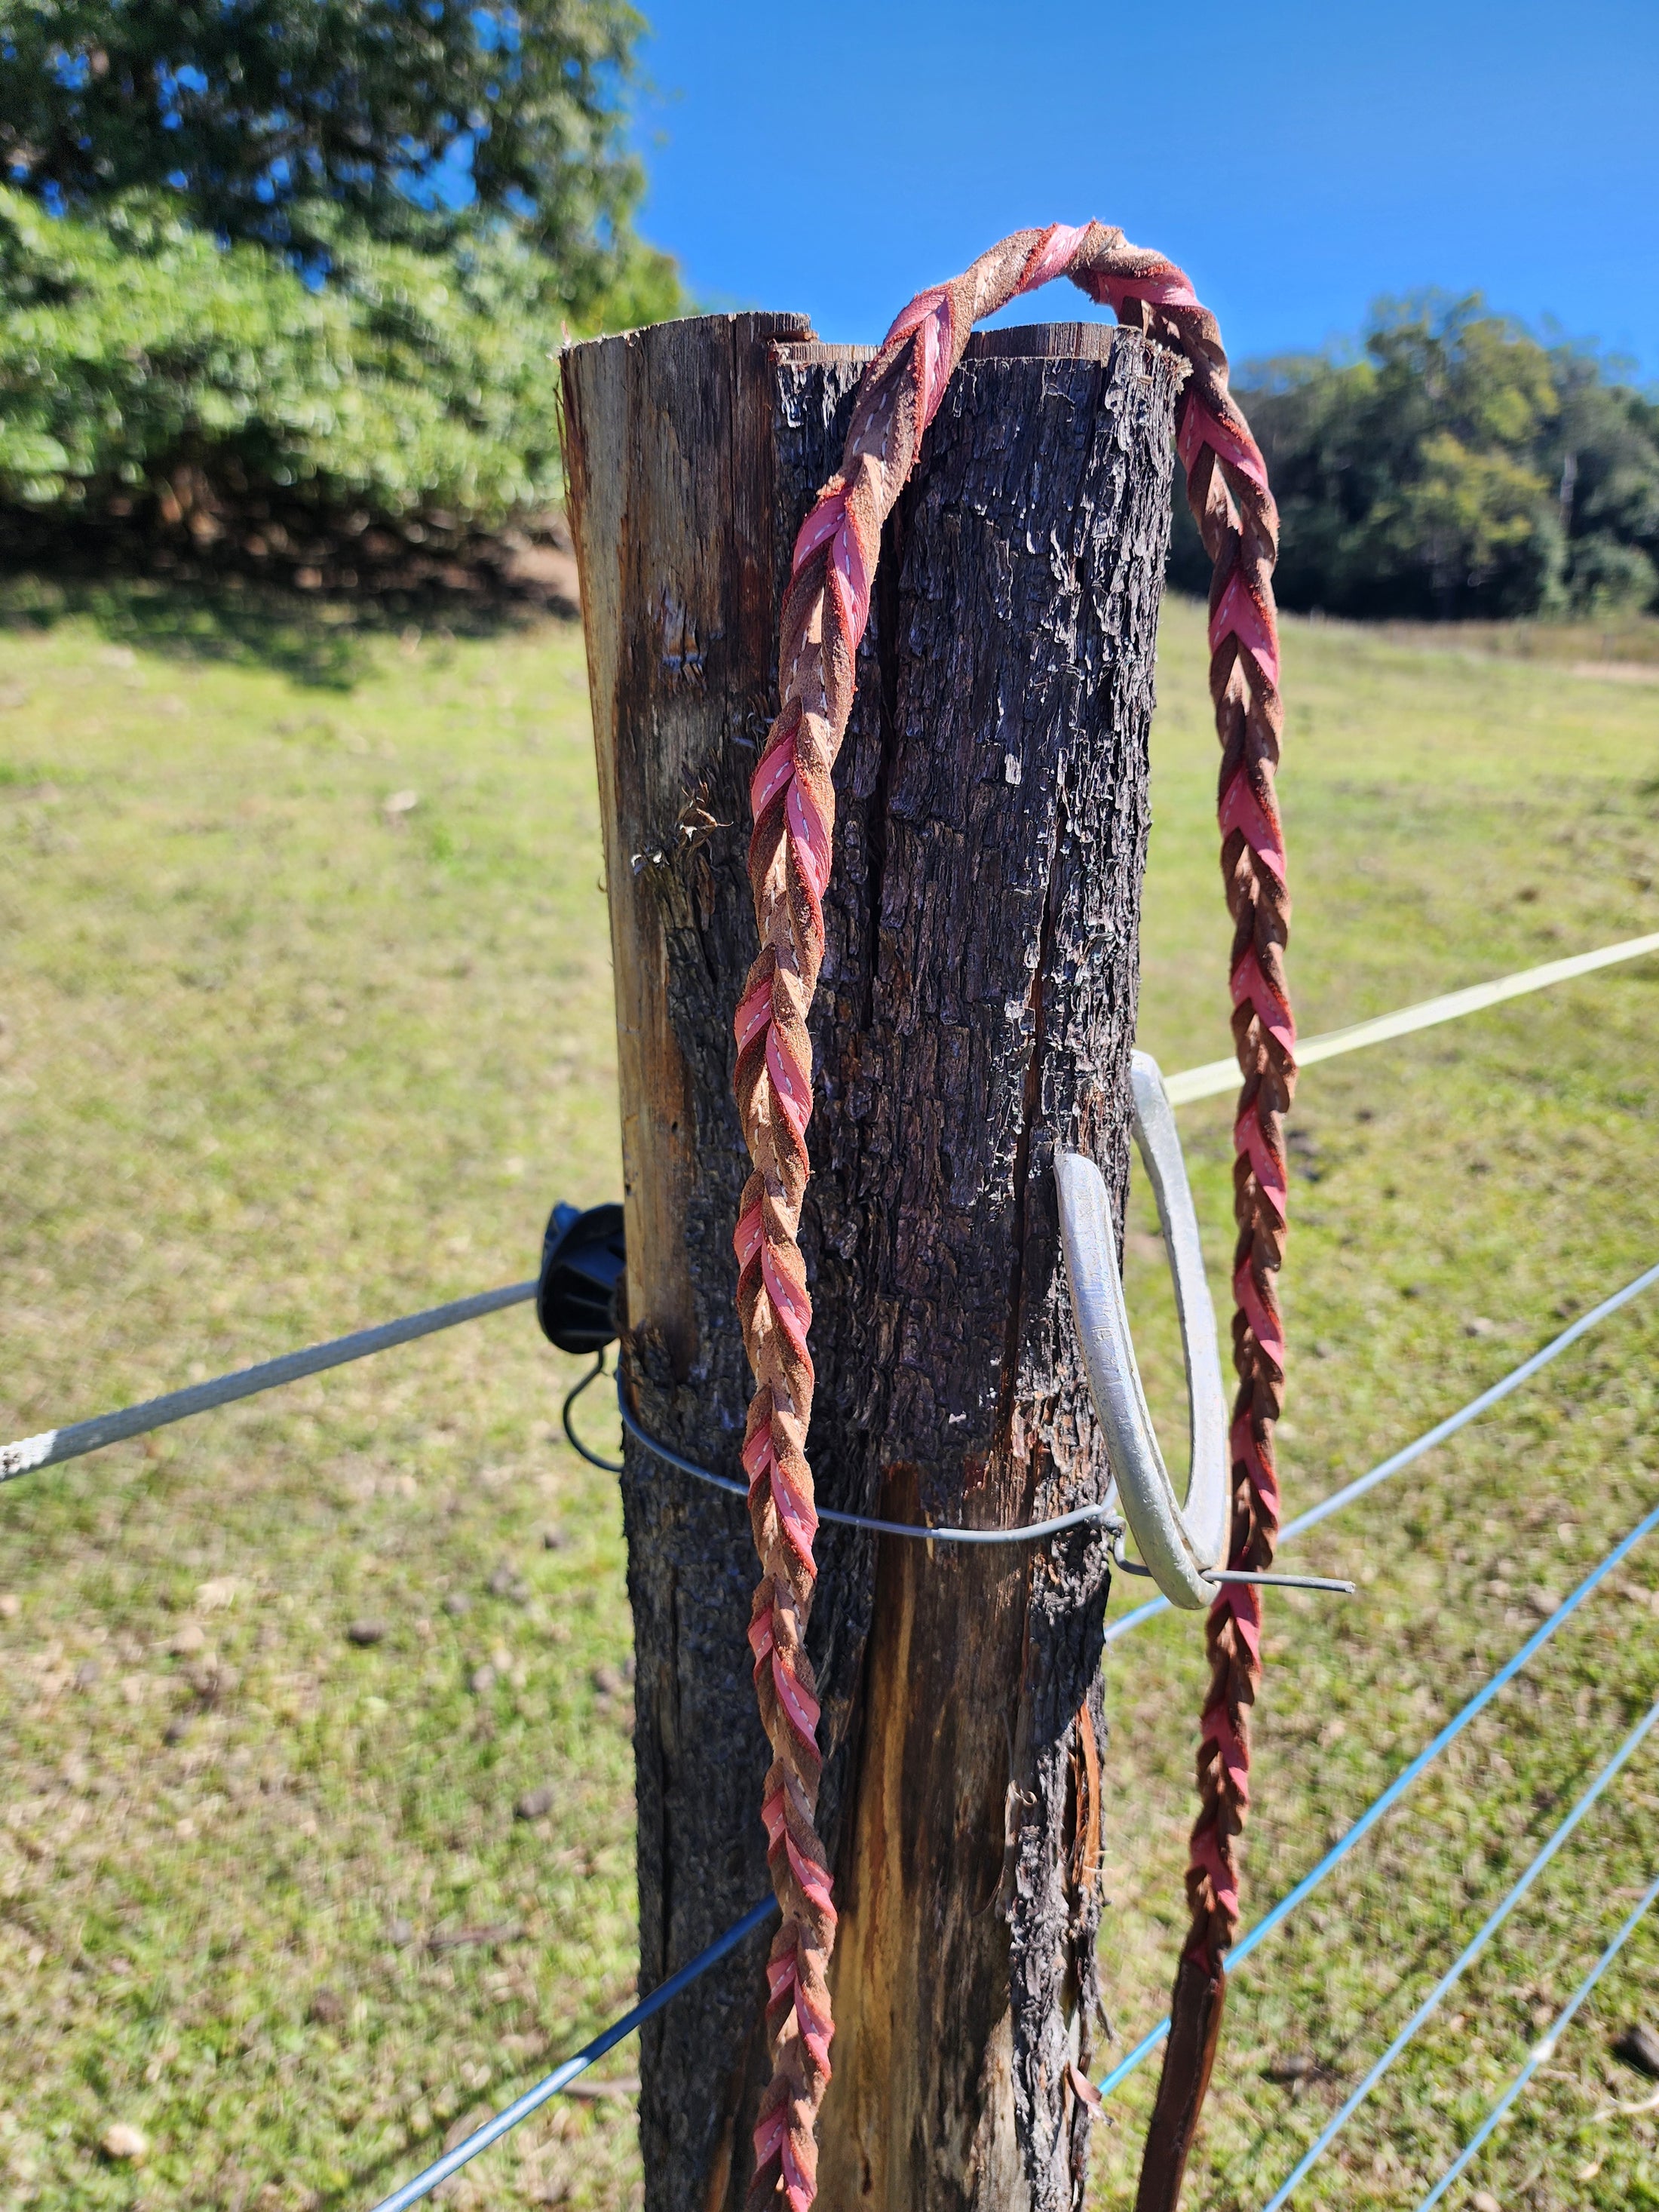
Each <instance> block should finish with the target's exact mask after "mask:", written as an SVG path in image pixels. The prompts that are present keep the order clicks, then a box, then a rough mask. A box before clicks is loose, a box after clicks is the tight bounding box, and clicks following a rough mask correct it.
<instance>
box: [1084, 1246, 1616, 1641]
mask: <svg viewBox="0 0 1659 2212" xmlns="http://www.w3.org/2000/svg"><path fill="white" fill-rule="evenodd" d="M1655 1283H1659V1264H1656V1265H1655V1266H1653V1267H1649V1268H1646V1269H1644V1272H1643V1273H1641V1274H1639V1275H1638V1276H1637V1277H1635V1279H1633V1280H1632V1281H1631V1282H1628V1283H1626V1285H1625V1286H1624V1288H1623V1290H1621V1291H1614V1292H1613V1296H1612V1297H1607V1298H1603V1299H1602V1301H1601V1304H1600V1305H1599V1306H1592V1307H1591V1308H1590V1310H1589V1312H1588V1313H1587V1314H1581V1315H1580V1316H1579V1317H1578V1319H1577V1321H1576V1322H1573V1324H1572V1326H1571V1328H1564V1329H1563V1330H1562V1332H1561V1334H1559V1336H1553V1337H1552V1338H1551V1339H1550V1340H1549V1342H1548V1343H1547V1345H1545V1346H1542V1348H1541V1350H1539V1351H1537V1352H1534V1353H1533V1354H1532V1355H1531V1356H1530V1358H1526V1359H1523V1360H1522V1362H1521V1364H1520V1365H1519V1366H1518V1367H1511V1368H1510V1371H1509V1373H1508V1374H1507V1375H1504V1376H1499V1378H1498V1381H1497V1382H1496V1383H1493V1384H1492V1386H1491V1388H1490V1389H1486V1390H1482V1391H1481V1392H1480V1395H1479V1396H1478V1397H1474V1398H1471V1399H1470V1400H1469V1402H1468V1405H1467V1406H1460V1407H1458V1409H1457V1411H1456V1412H1455V1413H1449V1414H1448V1415H1447V1416H1446V1418H1445V1419H1444V1420H1443V1421H1437V1422H1436V1424H1435V1425H1434V1426H1433V1428H1431V1429H1425V1431H1424V1432H1423V1434H1422V1435H1421V1436H1420V1437H1417V1438H1416V1439H1415V1440H1414V1441H1413V1443H1408V1444H1405V1445H1402V1447H1401V1449H1400V1450H1399V1451H1397V1452H1394V1453H1392V1454H1390V1455H1389V1457H1388V1458H1387V1459H1385V1460H1380V1461H1379V1462H1377V1464H1376V1466H1375V1467H1374V1468H1370V1470H1369V1472H1367V1473H1366V1474H1361V1475H1357V1476H1356V1477H1355V1479H1354V1480H1353V1481H1352V1482H1349V1483H1345V1484H1344V1485H1343V1486H1342V1488H1341V1489H1340V1490H1334V1491H1333V1492H1331V1494H1330V1496H1329V1497H1328V1498H1321V1499H1320V1501H1319V1503H1318V1504H1317V1505H1310V1507H1309V1508H1308V1510H1307V1511H1306V1512H1305V1513H1298V1514H1297V1516H1296V1518H1295V1519H1294V1520H1293V1521H1287V1522H1285V1526H1284V1527H1283V1528H1281V1529H1280V1530H1279V1544H1280V1545H1281V1546H1283V1545H1285V1544H1288V1543H1289V1542H1290V1541H1291V1539H1292V1538H1293V1537H1296V1536H1302V1535H1305V1534H1307V1532H1308V1530H1309V1529H1310V1528H1317V1527H1318V1526H1319V1524H1320V1522H1322V1521H1328V1520H1329V1519H1330V1517H1331V1516H1332V1514H1333V1513H1340V1511H1341V1510H1342V1508H1343V1507H1344V1506H1345V1505H1352V1504H1353V1503H1354V1501H1355V1500H1356V1499H1357V1498H1364V1496H1365V1494H1366V1493H1367V1492H1368V1491H1372V1490H1375V1489H1376V1486H1377V1485H1378V1484H1379V1483H1383V1482H1387V1481H1388V1480H1389V1478H1390V1477H1391V1476H1393V1475H1396V1474H1404V1473H1405V1471H1406V1469H1407V1468H1408V1467H1413V1466H1415V1465H1416V1463H1417V1462H1418V1461H1419V1460H1420V1459H1421V1458H1422V1457H1423V1456H1424V1455H1425V1453H1427V1452H1431V1451H1432V1450H1433V1449H1434V1448H1435V1446H1436V1445H1437V1444H1443V1443H1445V1442H1446V1441H1447V1439H1448V1438H1449V1437H1455V1435H1456V1434H1457V1432H1458V1431H1459V1430H1460V1429H1466V1428H1468V1425H1469V1423H1470V1422H1471V1421H1475V1420H1479V1419H1480V1416H1481V1414H1482V1413H1490V1412H1491V1410H1492V1407H1494V1406H1496V1405H1499V1404H1501V1403H1502V1401H1504V1399H1505V1398H1507V1397H1508V1396H1509V1395H1510V1392H1511V1391H1514V1390H1518V1389H1520V1388H1521V1385H1522V1383H1529V1382H1530V1381H1531V1380H1532V1378H1533V1376H1534V1375H1536V1374H1537V1373H1538V1372H1539V1371H1540V1370H1541V1369H1542V1368H1545V1367H1547V1366H1548V1365H1549V1364H1550V1362H1551V1360H1553V1359H1559V1358H1560V1357H1561V1354H1562V1353H1563V1352H1566V1351H1569V1350H1570V1349H1571V1346H1573V1345H1575V1344H1577V1341H1578V1340H1579V1338H1580V1337H1581V1336H1585V1335H1588V1334H1589V1331H1590V1330H1591V1329H1593V1328H1595V1327H1596V1325H1597V1324H1598V1323H1599V1322H1604V1321H1607V1319H1608V1318H1609V1317H1610V1316H1612V1315H1613V1314H1616V1313H1618V1312H1620V1310H1622V1309H1623V1308H1624V1307H1626V1306H1627V1305H1628V1304H1630V1302H1631V1300H1632V1298H1636V1297H1640V1296H1641V1294H1642V1292H1643V1291H1645V1290H1650V1289H1651V1287H1652V1286H1653V1285H1654V1284H1655ZM1169 1611H1170V1601H1169V1599H1168V1598H1166V1597H1155V1598H1150V1599H1148V1601H1147V1602H1146V1604H1145V1605H1138V1606H1137V1607H1135V1609H1134V1611H1133V1613H1125V1614H1124V1616H1123V1618H1122V1619H1121V1620H1115V1621H1113V1622H1112V1624H1111V1626H1109V1628H1108V1629H1107V1631H1106V1641H1107V1642H1108V1644H1115V1643H1116V1642H1117V1641H1118V1639H1119V1638H1121V1637H1124V1636H1127V1635H1128V1634H1129V1633H1130V1632H1131V1631H1132V1630H1133V1629H1137V1628H1139V1626H1141V1624H1142V1623H1143V1622H1144V1621H1148V1620H1155V1619H1156V1618H1157V1616H1158V1614H1159V1613H1168V1612H1169Z"/></svg>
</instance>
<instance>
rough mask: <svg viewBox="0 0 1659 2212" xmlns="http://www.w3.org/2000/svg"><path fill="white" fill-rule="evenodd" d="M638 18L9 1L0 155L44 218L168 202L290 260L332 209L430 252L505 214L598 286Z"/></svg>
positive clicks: (623, 214)
mask: <svg viewBox="0 0 1659 2212" xmlns="http://www.w3.org/2000/svg"><path fill="white" fill-rule="evenodd" d="M643 28H644V26H643V24H642V22H641V20H640V18H639V17H638V16H637V15H635V14H634V12H633V10H632V9H629V8H628V7H626V6H624V5H623V4H621V0H503V4H496V5H491V4H483V5H479V4H472V3H471V0H469V4H465V5H463V4H459V0H0V160H3V161H4V162H5V164H6V165H7V167H9V172H10V176H11V181H12V182H13V183H14V184H15V185H18V186H19V188H20V189H21V190H23V191H28V192H30V193H32V194H33V195H34V196H36V197H40V198H43V199H45V200H46V203H47V204H48V205H50V206H52V207H53V208H55V209H62V210H66V211H68V212H70V213H82V214H84V213H86V212H87V211H88V210H92V209H95V208H97V207H99V206H100V205H103V204H107V203H111V202H118V201H121V200H124V199H125V198H126V197H129V196H130V195H131V193H133V192H135V191H148V192H157V193H166V194H167V195H168V196H169V197H173V199H174V201H175V204H177V206H178V207H179V211H180V212H181V213H182V214H184V215H185V216H186V217H187V219H188V220H189V221H190V222H193V223H195V224H197V226H198V227H199V228H203V229H204V230H207V231H210V232H211V233H213V234H216V235H217V236H219V237H222V238H225V239H230V240H257V241H258V242H260V243H262V244H264V245H269V246H277V247H279V248H281V249H283V250H292V251H294V252H296V253H298V254H299V255H301V257H302V258H303V257H305V256H307V255H316V254H319V253H321V254H326V253H327V252H328V251H329V250H330V248H331V245H332V242H333V239H334V236H335V232H334V230H333V229H332V228H331V226H330V225H329V223H328V222H327V221H326V218H325V212H324V211H325V210H327V209H328V208H330V207H332V208H334V209H336V210H339V211H340V213H341V214H343V216H344V217H345V218H346V220H347V222H348V223H349V226H350V227H351V228H354V229H356V230H358V231H361V232H363V233H366V234H368V235H369V236H371V237H374V238H378V239H381V240H388V241H392V242H398V243H404V244H421V243H424V244H427V245H428V246H438V247H443V246H447V244H448V243H449V242H450V240H452V238H453V235H454V233H455V232H456V230H457V229H458V228H475V227H476V226H477V224H478V223H479V222H481V221H482V222H489V221H491V220H499V219H500V218H502V217H507V218H508V219H510V220H511V221H512V222H513V224H514V225H515V226H516V227H517V228H519V229H520V231H521V232H522V233H523V234H524V235H525V236H526V238H527V239H528V240H530V241H531V242H532V244H534V245H535V246H538V247H540V248H541V249H542V250H543V251H544V252H547V253H549V254H550V255H551V256H552V257H553V258H556V259H557V260H558V261H559V263H560V264H561V266H562V269H563V270H564V271H565V277H566V284H567V289H569V290H571V291H572V292H573V294H574V295H580V291H581V289H582V287H583V286H584V285H586V287H587V288H588V289H590V290H592V291H593V292H595V293H597V292H598V291H599V290H600V289H603V288H604V286H605V283H607V282H609V281H611V277H612V276H613V275H614V269H613V267H612V266H611V263H612V262H613V261H614V258H615V256H616V255H617V252H620V251H622V250H623V246H624V244H625V234H626V230H627V222H628V216H629V210H631V208H632V207H633V205H634V204H635V200H636V199H637V197H638V195H639V191H640V189H641V173H640V170H639V166H638V164H637V162H636V161H634V160H633V159H632V158H631V157H630V156H629V155H628V154H627V152H626V151H625V149H624V148H623V143H622V140H621V137H620V133H619V124H620V120H621V115H620V107H619V92H620V88H621V86H622V83H623V80H624V79H625V78H626V76H628V74H629V70H630V67H631V55H632V49H633V46H634V43H635V40H636V39H637V38H638V36H639V35H640V33H641V31H642V30H643ZM469 172H470V177H471V193H472V197H471V199H470V200H469V201H468V203H467V204H466V205H465V207H463V208H457V207H454V206H453V205H451V204H448V203H449V201H450V200H452V199H453V197H454V195H453V193H451V192H447V191H446V190H445V189H444V187H445V182H446V179H449V180H451V181H454V182H459V183H460V184H462V185H465V180H466V178H467V175H468V173H469Z"/></svg>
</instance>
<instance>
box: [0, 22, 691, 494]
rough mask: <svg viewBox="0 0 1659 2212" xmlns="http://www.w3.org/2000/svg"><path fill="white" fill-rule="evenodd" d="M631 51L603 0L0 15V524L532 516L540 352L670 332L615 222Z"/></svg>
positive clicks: (653, 264)
mask: <svg viewBox="0 0 1659 2212" xmlns="http://www.w3.org/2000/svg"><path fill="white" fill-rule="evenodd" d="M643 28H644V26H643V24H642V23H641V21H640V19H639V17H638V16H636V15H634V14H633V12H632V11H631V9H629V8H627V7H626V6H624V5H623V4H621V0H515V4H506V5H499V6H497V5H492V4H490V0H483V4H480V5H468V6H460V5H458V4H456V0H0V163H3V165H4V170H3V172H0V175H3V173H9V177H10V184H9V185H6V184H5V183H4V182H3V181H0V500H3V501H8V502H10V503H12V504H14V505H18V504H21V505H25V506H30V507H37V508H55V509H57V510H58V511H59V512H61V513H69V514H81V515H87V516H95V515H97V514H99V513H100V512H106V511H113V512H115V513H120V514H127V513H132V512H135V511H138V510H143V511H145V512H149V511H151V510H152V509H153V510H154V511H155V512H157V513H160V514H161V515H162V516H163V517H165V516H166V515H167V514H168V513H169V512H172V511H175V510H176V509H177V508H178V507H179V503H180V502H179V488H180V487H181V486H182V485H185V484H186V483H190V484H194V485H195V486H197V488H198V489H199V490H200V492H201V493H202V495H203V496H204V497H205V498H206V499H208V500H210V501H215V502H216V503H218V504H220V505H224V504H231V505H234V504H235V503H236V502H237V501H239V500H242V501H250V500H251V501H252V502H253V503H254V504H255V505H256V506H257V505H258V504H259V503H260V502H261V501H263V500H264V497H265V495H266V494H268V493H269V494H271V495H276V496H277V497H278V498H279V500H280V501H282V502H283V503H288V504H291V503H292V501H293V500H294V499H295V498H296V497H297V498H298V499H299V500H301V501H302V503H304V504H305V505H307V507H310V508H312V509H313V510H315V511H316V512H318V513H319V514H320V513H324V512H325V511H326V510H329V509H331V508H332V509H340V508H349V509H351V510H354V511H355V510H356V509H358V508H359V507H367V508H368V510H369V511H370V512H372V513H374V514H377V515H380V516H385V517H391V518H395V517H398V516H407V515H410V514H411V513H415V512H416V511H417V510H420V509H422V508H424V509H428V510H430V509H438V510H453V512H454V513H455V514H456V515H457V516H459V518H461V519H462V520H463V521H464V523H465V526H467V527H469V528H472V527H478V526H483V527H488V526H491V525H493V524H495V523H497V522H499V521H501V520H502V519H503V518H505V517H506V516H507V515H508V514H510V513H513V512H514V511H515V510H517V509H521V508H526V507H544V506H546V505H547V504H548V503H549V502H550V501H552V500H553V499H554V498H556V495H557V492H558V489H559V459H558V434H557V422H556V368H555V356H556V353H557V350H558V346H559V343H560V338H561V334H562V331H564V330H565V329H566V328H568V327H574V329H575V330H577V331H584V330H592V329H596V328H605V327H615V326H617V325H619V324H620V325H626V324H629V323H635V322H641V321H649V320H653V319H657V318H659V317H661V316H664V315H670V314H672V313H676V312H677V310H678V306H679V296H680V295H679V286H678V279H677V276H676V274H675V271H674V268H673V264H672V263H671V262H670V261H669V260H668V259H667V258H666V257H665V256H664V255H662V254H658V253H653V252H651V251H650V249H648V248H647V247H645V246H641V244H640V242H639V240H637V239H636V238H635V236H634V234H633V233H632V231H631V229H630V228H629V212H630V210H631V209H632V207H633V205H634V203H635V199H636V198H637V197H638V193H639V191H640V187H641V175H640V171H639V167H638V165H637V163H636V162H635V161H634V160H633V158H632V157H631V156H630V155H629V154H628V152H627V150H626V148H625V145H624V143H623V136H622V131H623V122H624V119H625V118H624V112H623V106H622V98H623V87H624V83H625V80H626V78H627V76H628V74H629V70H630V68H631V66H632V62H631V56H632V48H633V45H634V42H635V40H636V38H637V37H638V35H639V34H640V33H641V31H642V30H643ZM469 177H470V179H471V182H470V185H467V179H468V178H469ZM461 186H467V189H466V190H465V191H463V190H461V189H459V187H461ZM146 502H149V506H148V507H147V506H146Z"/></svg>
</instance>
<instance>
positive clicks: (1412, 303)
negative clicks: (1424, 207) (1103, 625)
mask: <svg viewBox="0 0 1659 2212" xmlns="http://www.w3.org/2000/svg"><path fill="white" fill-rule="evenodd" d="M1239 390H1240V393H1241V396H1242V398H1243V403H1244V406H1245V410H1246V412H1247V413H1248V414H1249V417H1250V421H1251V423H1252V425H1253V427H1254V428H1255V433H1256V435H1257V437H1258V438H1259V439H1260V440H1261V445H1262V448H1263V451H1264V452H1265V453H1266V455H1267V464H1268V469H1269V472H1270V474H1271V477H1272V480H1273V490H1274V494H1275V496H1276V497H1277V499H1278V501H1279V514H1280V520H1281V523H1282V551H1281V559H1280V563H1279V577H1278V582H1279V591H1280V594H1281V596H1282V598H1283V599H1284V602H1285V605H1287V606H1291V607H1324V608H1327V609H1328V610H1329V611H1332V612H1333V613H1344V614H1354V615H1441V616H1451V615H1477V614H1480V615H1505V614H1538V613H1548V612H1554V611H1568V610H1578V611H1592V610H1594V611H1601V610H1603V609H1606V608H1612V607H1615V606H1630V607H1640V606H1643V605H1649V604H1651V603H1652V602H1653V600H1654V599H1655V597H1656V590H1659V566H1656V562H1659V407H1656V405H1655V404H1654V403H1653V402H1652V401H1651V400H1650V399H1647V398H1644V397H1643V396H1642V395H1641V394H1640V393H1638V392H1634V391H1632V390H1631V389H1630V388H1629V387H1628V386H1623V385H1620V384H1619V383H1617V382H1616V381H1614V380H1613V379H1612V377H1611V376H1610V374H1609V373H1608V371H1607V368H1606V367H1605V366H1604V364H1603V363H1601V362H1600V361H1599V360H1598V359H1597V358H1596V356H1595V355H1594V354H1593V353H1590V352H1589V351H1587V350H1586V349H1583V348H1579V347H1572V346H1558V347H1555V348H1553V349H1546V348H1545V347H1544V346H1542V345H1541V344H1540V343H1539V342H1538V341H1537V340H1536V339H1535V338H1534V337H1531V336H1530V335H1529V334H1528V332H1527V331H1523V330H1522V329H1520V328H1518V327H1517V326H1516V325H1515V324H1513V323H1511V322H1510V321H1509V320H1508V319H1505V318H1504V317H1502V316H1498V315H1493V314H1492V313H1490V312H1489V311H1488V310H1487V308H1486V306H1485V304H1484V302H1483V301H1481V299H1480V295H1478V294H1477V295H1471V296H1469V297H1468V298H1465V299H1460V300H1447V299H1444V298H1443V297H1437V296H1436V295H1422V296H1420V297H1419V298H1417V299H1413V300H1409V301H1404V302H1390V301H1384V302H1383V303H1382V304H1381V305H1380V306H1379V307H1377V308H1376V310H1375V311H1374V313H1373V315H1372V318H1371V320H1370V325H1369V326H1368V328H1367V330H1366V331H1365V335H1364V343H1363V345H1362V347H1361V348H1360V349H1358V351H1357V352H1355V353H1352V354H1350V355H1347V356H1344V355H1342V354H1340V353H1339V354H1326V355H1316V356H1287V357H1285V358H1281V359H1279V360H1277V361H1271V362H1265V363H1260V364H1255V365H1254V366H1252V367H1249V368H1246V369H1245V370H1244V372H1243V374H1241V376H1240V378H1239ZM1171 566H1172V572H1173V574H1175V577H1176V581H1177V582H1179V583H1182V584H1183V585H1185V586H1187V587H1188V588H1191V589H1198V588H1201V587H1202V585H1203V581H1204V580H1205V577H1206V567H1205V564H1204V562H1203V560H1202V555H1201V550H1200V548H1199V547H1198V544H1197V537H1196V533H1195V532H1191V531H1190V530H1183V529H1182V517H1181V514H1180V513H1179V511H1178V512H1177V518H1176V545H1175V549H1174V551H1173V554H1172V562H1171Z"/></svg>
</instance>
